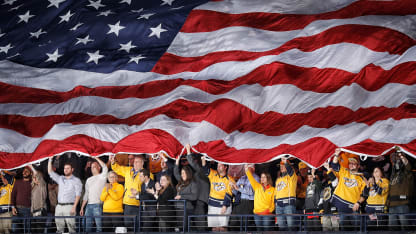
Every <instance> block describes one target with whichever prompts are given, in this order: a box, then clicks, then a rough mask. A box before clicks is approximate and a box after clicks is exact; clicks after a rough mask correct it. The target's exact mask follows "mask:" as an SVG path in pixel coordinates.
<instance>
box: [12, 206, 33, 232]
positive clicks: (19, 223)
mask: <svg viewBox="0 0 416 234" xmlns="http://www.w3.org/2000/svg"><path fill="white" fill-rule="evenodd" d="M16 209H17V216H16V217H26V218H29V217H30V216H31V213H30V208H16ZM29 224H30V222H29V219H14V220H13V221H12V232H14V233H23V232H24V231H23V230H24V228H26V230H30V228H29Z"/></svg>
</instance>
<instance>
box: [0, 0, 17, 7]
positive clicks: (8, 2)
mask: <svg viewBox="0 0 416 234" xmlns="http://www.w3.org/2000/svg"><path fill="white" fill-rule="evenodd" d="M16 1H17V0H4V3H3V4H2V5H10V6H11V5H13V4H14V2H16Z"/></svg>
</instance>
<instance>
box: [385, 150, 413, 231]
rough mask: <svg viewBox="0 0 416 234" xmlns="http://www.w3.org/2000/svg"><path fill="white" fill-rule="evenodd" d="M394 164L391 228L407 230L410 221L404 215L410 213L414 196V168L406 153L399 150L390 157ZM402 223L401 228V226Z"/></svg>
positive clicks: (390, 200)
mask: <svg viewBox="0 0 416 234" xmlns="http://www.w3.org/2000/svg"><path fill="white" fill-rule="evenodd" d="M390 159H391V162H392V172H391V176H390V190H389V200H388V208H389V213H390V215H389V227H390V229H392V230H396V229H397V228H396V227H401V229H402V230H406V229H407V227H408V225H409V221H408V217H406V215H394V214H404V213H409V212H410V207H409V205H410V197H411V196H412V194H413V186H412V183H413V174H412V166H411V165H410V163H409V160H408V159H407V158H406V157H405V155H404V153H403V152H401V151H400V150H399V149H398V150H397V152H394V153H392V154H391V156H390ZM399 222H400V226H399Z"/></svg>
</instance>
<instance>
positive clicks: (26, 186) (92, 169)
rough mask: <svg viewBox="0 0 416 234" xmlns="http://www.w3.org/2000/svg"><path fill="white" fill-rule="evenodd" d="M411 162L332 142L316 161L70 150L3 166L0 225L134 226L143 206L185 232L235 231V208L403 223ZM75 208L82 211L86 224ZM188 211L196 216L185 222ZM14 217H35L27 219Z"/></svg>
mask: <svg viewBox="0 0 416 234" xmlns="http://www.w3.org/2000/svg"><path fill="white" fill-rule="evenodd" d="M411 161H413V159H412V158H410V157H408V156H407V155H406V154H405V153H404V152H401V151H400V150H396V151H394V152H392V153H391V154H389V155H386V156H382V157H378V158H373V159H367V160H366V161H365V162H363V161H361V160H360V158H359V157H357V156H354V155H352V156H351V155H347V154H344V153H343V152H341V150H340V149H337V150H336V151H335V153H334V155H333V156H331V158H330V160H329V161H328V162H326V163H324V165H323V166H322V167H321V168H311V167H309V166H308V165H307V164H306V163H304V162H302V161H299V160H298V159H295V158H288V157H282V158H281V159H279V160H277V161H274V162H271V163H266V164H258V165H254V164H245V165H226V164H223V163H217V162H214V161H207V160H206V157H205V156H203V155H201V154H199V153H193V152H192V151H191V147H190V146H189V145H187V146H186V155H183V156H179V157H178V158H177V159H176V160H172V159H169V158H167V157H165V156H164V155H163V153H160V154H157V155H153V156H147V155H143V154H141V155H133V154H127V155H115V156H105V157H102V158H98V157H92V158H90V157H79V156H77V155H75V154H73V153H66V154H64V155H60V156H55V157H52V158H49V160H47V162H45V163H46V165H45V163H40V164H39V165H30V166H27V167H24V168H23V169H20V170H13V171H1V173H0V179H1V182H2V183H1V187H0V217H7V218H10V219H0V232H1V233H9V232H10V231H11V232H14V233H20V232H21V230H23V227H24V226H26V227H27V226H28V225H30V227H31V231H32V232H45V231H47V232H50V231H48V230H50V229H52V228H56V231H57V232H59V233H64V232H67V231H68V232H70V233H76V232H77V225H80V226H82V228H83V230H85V231H86V232H93V231H94V232H113V231H114V230H115V228H117V227H126V228H128V229H129V230H132V226H133V223H134V220H135V217H136V216H138V215H139V213H140V221H141V225H140V227H141V230H143V231H162V232H170V231H184V230H183V229H182V228H183V227H186V226H187V225H192V226H193V227H194V228H193V230H197V231H207V230H212V231H215V232H217V231H218V232H221V231H227V230H239V228H240V225H242V224H241V223H240V222H241V221H242V220H241V219H240V218H239V217H237V215H251V216H252V219H249V221H248V223H249V225H252V226H253V227H255V229H254V230H257V231H269V230H279V231H282V230H283V231H295V230H298V229H297V228H298V227H299V226H300V225H299V223H302V224H303V225H304V226H305V227H306V230H308V231H337V230H348V229H351V230H354V229H357V228H358V227H359V226H360V224H359V222H360V221H361V222H362V221H363V219H362V218H361V217H363V216H360V215H354V214H366V216H365V217H366V218H365V219H364V221H365V222H367V225H368V226H369V227H378V226H387V225H388V227H390V228H392V229H395V228H399V229H402V230H406V228H409V225H410V224H411V223H410V221H409V217H407V216H406V215H405V214H408V213H410V212H411V209H412V208H413V205H414V202H413V198H414V197H413V196H412V192H413V187H414V178H413V171H412V163H411ZM45 167H46V168H45ZM175 201H178V202H175ZM179 201H180V202H179ZM385 213H390V215H388V216H385V215H382V214H385ZM288 214H290V215H288ZM293 214H307V215H305V216H296V215H293ZM77 215H79V216H85V222H84V224H80V223H77V221H76V219H75V216H77ZM189 215H200V216H197V217H195V218H193V220H192V224H188V223H187V222H188V216H189ZM13 216H15V217H32V218H31V222H30V224H29V223H27V222H29V221H28V219H12V218H11V217H13ZM55 216H56V217H55ZM58 216H65V218H59V217H58ZM40 217H43V218H44V217H50V218H49V219H41V218H40ZM38 219H39V220H38ZM25 222H26V223H25ZM53 223H54V224H53ZM80 226H78V227H80ZM185 231H186V230H185Z"/></svg>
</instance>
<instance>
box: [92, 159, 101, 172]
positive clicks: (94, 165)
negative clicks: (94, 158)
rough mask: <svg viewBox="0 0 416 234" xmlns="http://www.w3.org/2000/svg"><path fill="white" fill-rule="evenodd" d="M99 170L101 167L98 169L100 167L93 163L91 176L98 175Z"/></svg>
mask: <svg viewBox="0 0 416 234" xmlns="http://www.w3.org/2000/svg"><path fill="white" fill-rule="evenodd" d="M100 169H101V167H100V165H99V164H98V163H97V162H93V163H92V164H91V172H92V174H93V175H97V174H99V173H100Z"/></svg>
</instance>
